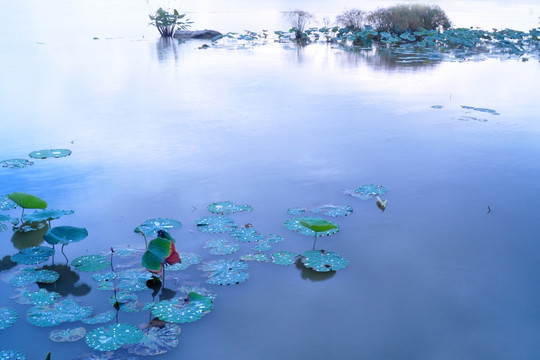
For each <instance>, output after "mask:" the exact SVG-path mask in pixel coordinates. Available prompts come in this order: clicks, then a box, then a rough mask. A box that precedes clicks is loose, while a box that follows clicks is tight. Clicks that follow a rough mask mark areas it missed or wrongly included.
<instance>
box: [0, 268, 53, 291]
mask: <svg viewBox="0 0 540 360" xmlns="http://www.w3.org/2000/svg"><path fill="white" fill-rule="evenodd" d="M59 277H60V274H58V273H57V272H56V271H54V270H37V269H33V268H25V269H23V271H22V272H21V273H20V274H18V275H16V276H14V277H13V278H11V279H10V282H11V285H13V286H15V287H23V286H26V285H30V284H32V283H36V282H38V283H47V284H52V283H54V282H55V281H56V280H58V278H59Z"/></svg>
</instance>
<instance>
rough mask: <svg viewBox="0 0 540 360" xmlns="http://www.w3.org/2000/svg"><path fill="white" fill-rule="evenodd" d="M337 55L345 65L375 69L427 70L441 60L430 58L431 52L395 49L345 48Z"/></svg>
mask: <svg viewBox="0 0 540 360" xmlns="http://www.w3.org/2000/svg"><path fill="white" fill-rule="evenodd" d="M335 56H336V59H338V61H339V62H340V63H341V64H342V65H343V66H354V67H356V66H358V65H361V64H366V65H369V66H371V67H372V68H373V69H374V70H403V69H407V70H413V71H415V70H426V69H429V68H433V67H435V66H438V65H439V63H440V61H439V60H429V59H428V57H429V54H425V53H420V52H419V53H414V52H412V51H407V52H405V51H396V50H395V49H368V50H366V49H358V50H356V49H343V50H342V51H339V52H336V55H335Z"/></svg>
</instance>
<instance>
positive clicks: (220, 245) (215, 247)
mask: <svg viewBox="0 0 540 360" xmlns="http://www.w3.org/2000/svg"><path fill="white" fill-rule="evenodd" d="M204 247H205V248H210V254H212V255H229V254H233V253H235V252H237V251H238V250H240V245H238V244H231V243H229V242H228V241H227V240H225V239H211V240H208V241H206V243H205V244H204Z"/></svg>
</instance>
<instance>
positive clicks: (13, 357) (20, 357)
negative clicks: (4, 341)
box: [0, 350, 26, 360]
mask: <svg viewBox="0 0 540 360" xmlns="http://www.w3.org/2000/svg"><path fill="white" fill-rule="evenodd" d="M0 360H26V356H25V355H24V354H23V353H20V352H18V351H13V350H0Z"/></svg>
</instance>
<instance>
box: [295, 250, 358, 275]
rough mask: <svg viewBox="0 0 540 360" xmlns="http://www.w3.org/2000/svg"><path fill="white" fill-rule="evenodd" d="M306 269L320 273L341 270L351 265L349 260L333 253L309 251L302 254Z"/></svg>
mask: <svg viewBox="0 0 540 360" xmlns="http://www.w3.org/2000/svg"><path fill="white" fill-rule="evenodd" d="M302 263H303V264H304V266H305V267H307V268H310V269H313V270H315V271H319V272H328V271H336V270H341V269H344V268H346V267H347V265H349V260H347V259H344V258H342V257H341V256H339V255H338V254H336V253H335V252H333V251H325V250H309V251H306V252H304V253H303V254H302Z"/></svg>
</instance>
